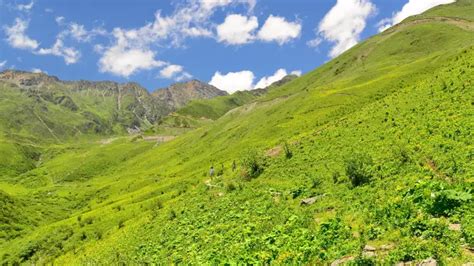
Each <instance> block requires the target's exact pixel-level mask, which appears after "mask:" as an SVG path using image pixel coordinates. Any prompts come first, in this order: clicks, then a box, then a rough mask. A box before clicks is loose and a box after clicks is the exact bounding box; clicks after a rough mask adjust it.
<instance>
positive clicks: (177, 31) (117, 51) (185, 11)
mask: <svg viewBox="0 0 474 266" xmlns="http://www.w3.org/2000/svg"><path fill="white" fill-rule="evenodd" d="M238 2H239V3H242V2H246V3H248V4H249V3H251V2H253V1H250V0H249V1H238ZM206 3H207V4H206ZM225 4H227V1H218V2H213V1H203V0H201V1H198V0H195V1H190V2H188V4H186V5H183V6H180V7H179V8H177V9H176V10H175V11H174V12H173V13H172V14H171V15H169V16H163V15H162V14H161V12H160V11H158V12H156V13H155V18H154V21H153V22H149V23H146V24H145V25H144V26H142V27H139V28H132V29H122V28H115V29H114V30H113V32H112V35H113V37H114V41H113V43H112V44H111V45H110V46H97V45H96V46H95V47H94V50H95V51H97V52H99V53H100V54H101V58H100V60H99V69H100V71H102V72H109V73H112V74H115V75H120V76H124V77H128V76H130V75H131V74H133V73H135V72H137V71H140V70H150V69H153V68H156V67H160V66H163V65H165V63H164V62H162V61H160V60H157V59H156V57H155V56H156V53H155V51H154V48H155V47H170V46H171V47H177V46H178V47H179V46H181V44H182V42H183V41H184V40H185V39H186V38H195V37H212V31H211V30H210V29H211V26H212V23H211V19H210V17H211V16H212V15H213V14H214V12H215V10H214V7H216V6H223V5H225ZM249 6H250V4H249ZM188 76H190V74H187V75H185V74H184V73H183V74H182V75H181V78H183V79H186V78H188Z"/></svg>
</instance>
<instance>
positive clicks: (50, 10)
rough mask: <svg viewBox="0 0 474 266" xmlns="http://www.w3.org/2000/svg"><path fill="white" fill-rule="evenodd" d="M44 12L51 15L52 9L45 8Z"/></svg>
mask: <svg viewBox="0 0 474 266" xmlns="http://www.w3.org/2000/svg"><path fill="white" fill-rule="evenodd" d="M44 12H46V13H53V12H54V10H53V9H52V8H45V9H44Z"/></svg>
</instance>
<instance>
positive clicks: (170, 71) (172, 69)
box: [160, 65, 183, 79]
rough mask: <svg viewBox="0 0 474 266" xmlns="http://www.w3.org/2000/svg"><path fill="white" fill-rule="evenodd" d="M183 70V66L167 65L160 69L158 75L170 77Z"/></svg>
mask: <svg viewBox="0 0 474 266" xmlns="http://www.w3.org/2000/svg"><path fill="white" fill-rule="evenodd" d="M181 71H183V66H180V65H169V66H167V67H165V68H163V69H162V70H160V76H161V77H163V78H168V79H169V78H172V77H173V76H175V75H176V74H178V73H180V72H181Z"/></svg>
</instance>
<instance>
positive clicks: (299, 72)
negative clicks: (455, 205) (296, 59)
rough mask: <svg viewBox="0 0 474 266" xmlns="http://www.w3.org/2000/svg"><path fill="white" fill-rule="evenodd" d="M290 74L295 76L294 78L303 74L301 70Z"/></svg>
mask: <svg viewBox="0 0 474 266" xmlns="http://www.w3.org/2000/svg"><path fill="white" fill-rule="evenodd" d="M290 74H291V75H296V76H298V77H299V76H301V74H303V71H301V70H293V71H291V73H290Z"/></svg>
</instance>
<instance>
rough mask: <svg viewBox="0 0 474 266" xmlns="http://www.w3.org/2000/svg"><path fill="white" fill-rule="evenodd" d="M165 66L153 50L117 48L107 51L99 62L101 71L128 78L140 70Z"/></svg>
mask: <svg viewBox="0 0 474 266" xmlns="http://www.w3.org/2000/svg"><path fill="white" fill-rule="evenodd" d="M164 64H165V63H164V62H162V61H158V60H156V59H155V53H154V52H153V51H151V50H141V49H125V48H122V47H120V46H115V47H113V48H111V49H109V50H107V51H106V52H105V53H104V55H103V56H102V58H101V59H100V60H99V67H100V68H99V70H100V71H101V72H109V73H112V74H115V75H118V76H123V77H128V76H130V75H131V74H133V73H135V72H137V71H139V70H150V69H153V68H156V67H160V66H163V65H164Z"/></svg>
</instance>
